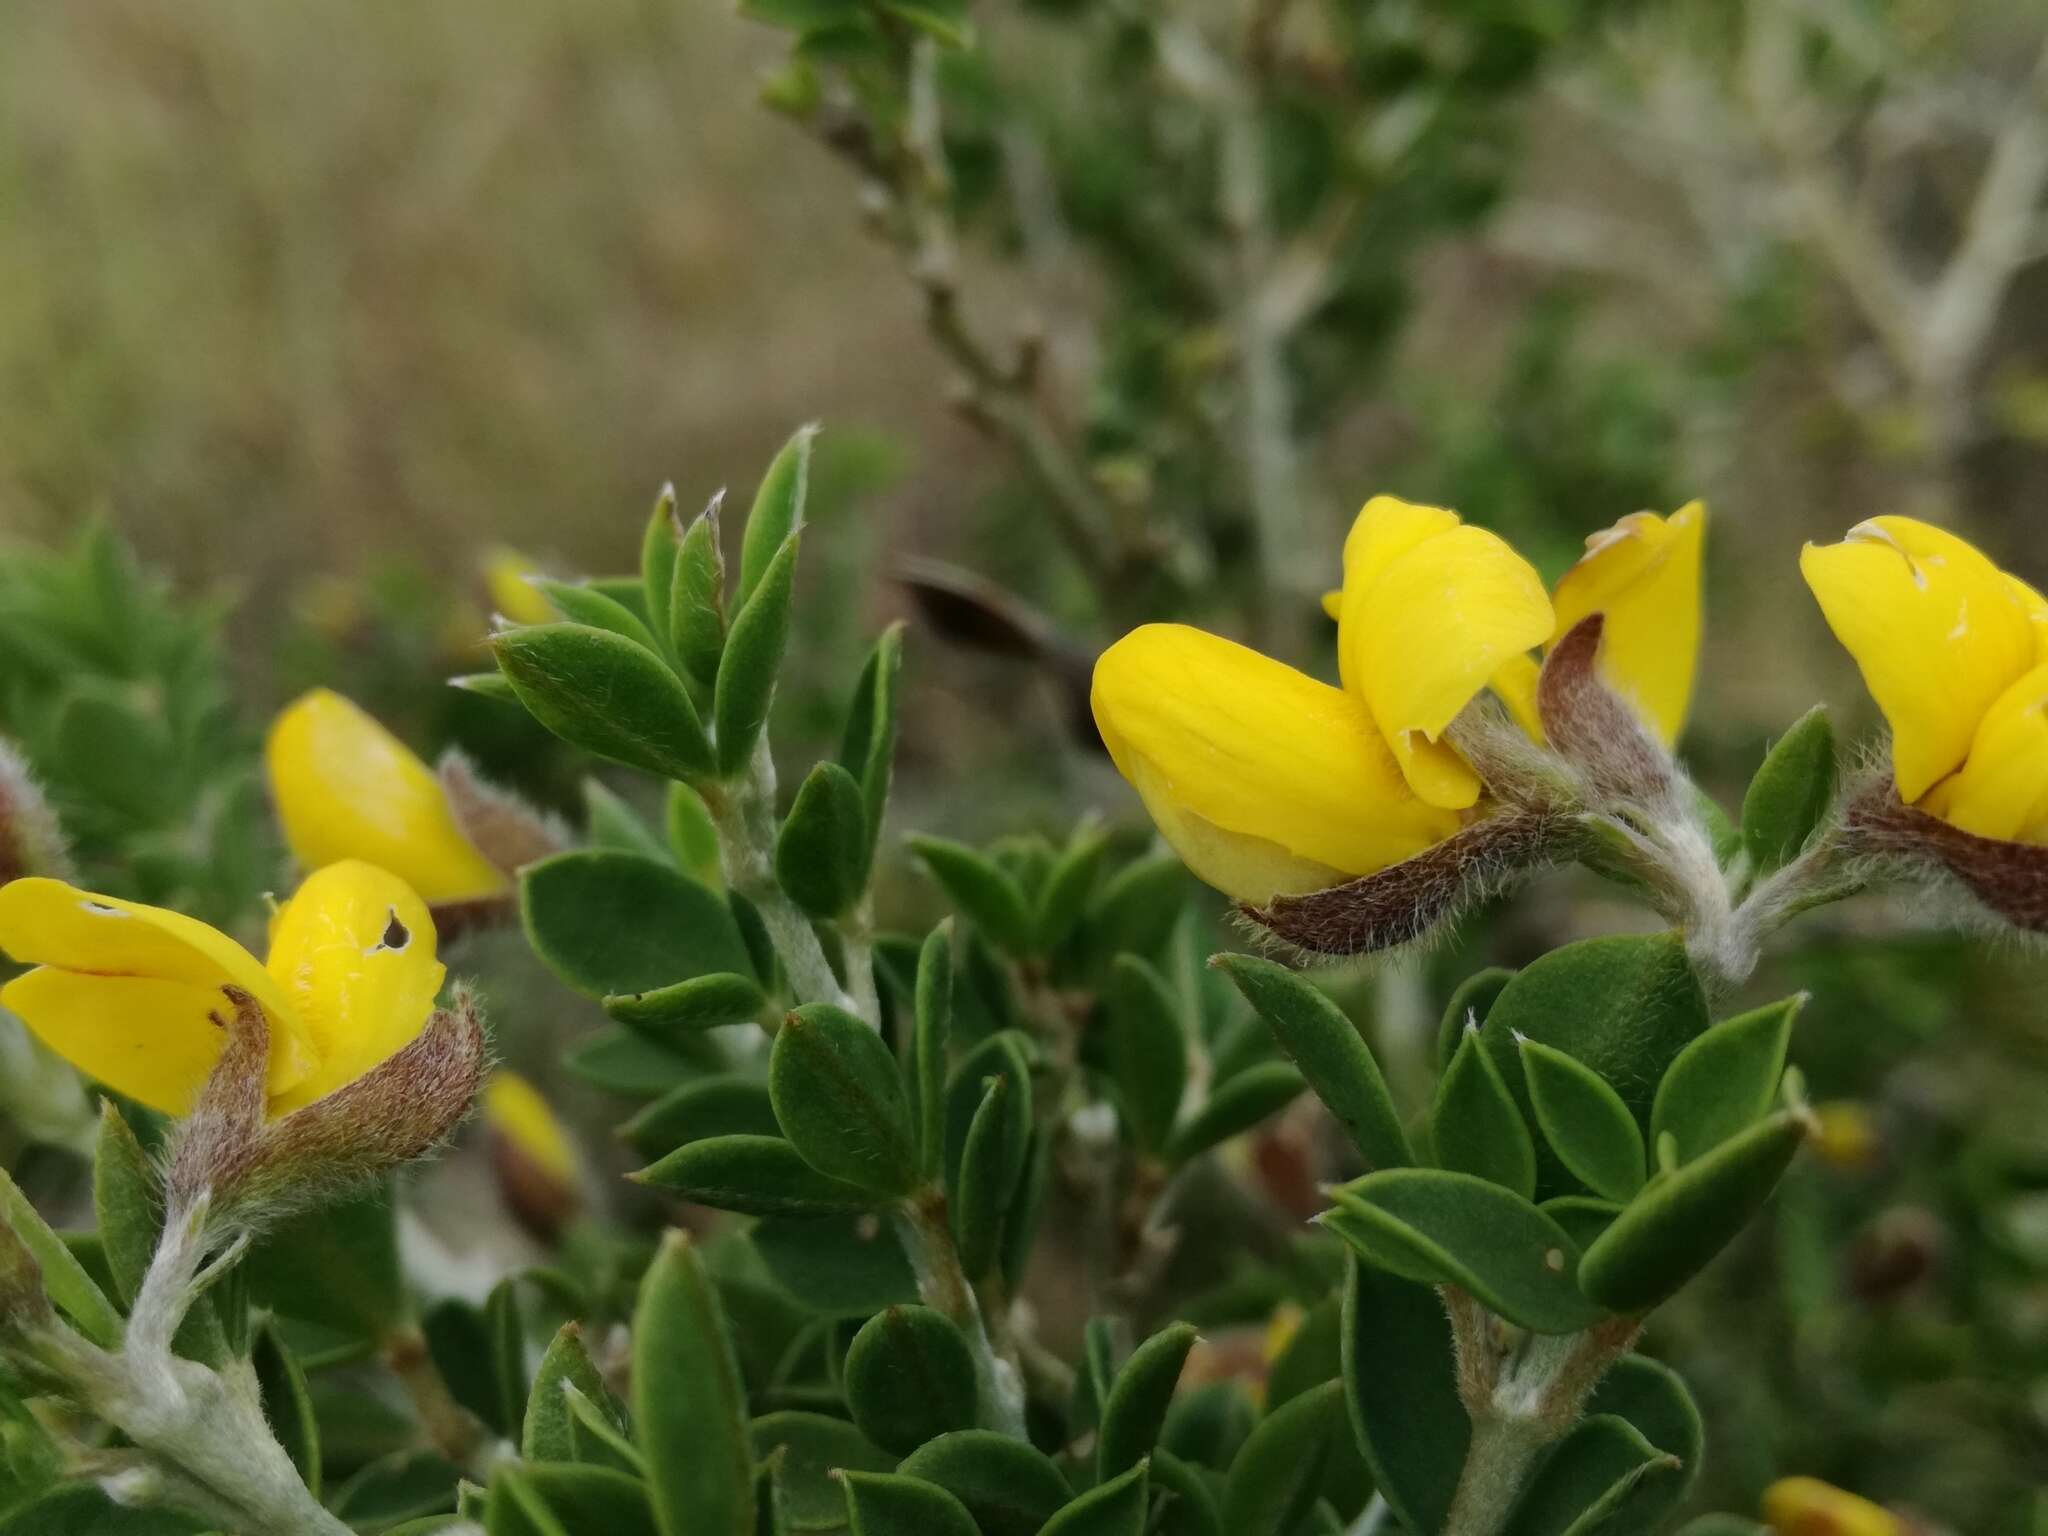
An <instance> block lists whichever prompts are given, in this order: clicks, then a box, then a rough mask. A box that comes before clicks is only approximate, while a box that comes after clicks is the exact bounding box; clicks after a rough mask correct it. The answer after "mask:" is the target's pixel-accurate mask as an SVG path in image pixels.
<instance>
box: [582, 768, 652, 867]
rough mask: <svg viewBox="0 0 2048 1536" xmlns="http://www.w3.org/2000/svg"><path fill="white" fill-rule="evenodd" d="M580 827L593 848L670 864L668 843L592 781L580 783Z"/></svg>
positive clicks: (613, 795) (602, 785) (615, 796)
mask: <svg viewBox="0 0 2048 1536" xmlns="http://www.w3.org/2000/svg"><path fill="white" fill-rule="evenodd" d="M583 826H584V835H585V836H586V837H587V838H588V840H589V844H590V846H591V847H593V848H616V849H618V850H619V851H621V852H623V853H636V854H638V855H639V856H640V857H641V858H643V859H653V860H655V861H656V862H657V863H661V864H668V863H671V862H673V860H672V858H671V855H670V853H669V850H668V844H667V843H665V842H663V841H662V840H661V839H660V838H658V837H656V836H655V835H654V832H653V831H652V829H650V828H649V827H648V825H647V823H646V822H644V821H642V820H641V819H640V817H639V815H638V814H637V813H636V812H635V811H634V809H633V807H631V806H630V805H628V804H626V802H625V801H624V800H622V799H621V798H619V796H617V795H615V794H613V793H612V792H611V791H610V790H609V789H607V788H605V786H604V784H603V783H602V782H601V781H600V780H598V779H595V778H587V779H585V780H584V781H583Z"/></svg>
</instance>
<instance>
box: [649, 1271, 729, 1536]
mask: <svg viewBox="0 0 2048 1536" xmlns="http://www.w3.org/2000/svg"><path fill="white" fill-rule="evenodd" d="M633 1425H634V1432H635V1435H636V1437H637V1439H638V1440H639V1443H640V1446H641V1448H642V1449H643V1450H644V1451H645V1453H646V1458H647V1488H648V1493H649V1495H650V1497H651V1500H652V1502H653V1505H654V1511H655V1515H656V1518H657V1519H658V1520H659V1521H660V1524H661V1528H662V1530H663V1531H664V1532H666V1533H668V1536H754V1512H755V1504H754V1453H753V1437H752V1434H751V1431H750V1429H749V1426H748V1422H747V1399H746V1389H745V1386H744V1385H743V1383H742V1382H741V1379H740V1368H739V1362H738V1360H737V1359H736V1358H735V1357H734V1355H733V1349H732V1339H731V1336H730V1335H729V1334H728V1333H727V1331H726V1323H725V1317H724V1314H723V1313H722V1312H721V1311H720V1309H719V1305H718V1295H717V1292H716V1290H715V1289H714V1288H713V1286H712V1284H711V1277H710V1276H709V1275H708V1274H707V1273H706V1272H705V1269H704V1263H703V1260H702V1259H700V1258H699V1257H698V1255H697V1250H696V1249H695V1247H694V1246H692V1244H691V1242H690V1239H689V1238H688V1237H687V1236H685V1235H684V1234H682V1233H680V1232H670V1233H669V1234H668V1235H667V1236H666V1237H664V1238H663V1239H662V1244H661V1249H660V1251H659V1252H658V1253H657V1254H656V1255H655V1259H654V1263H653V1264H652V1265H651V1266H649V1268H648V1271H647V1276H646V1278H645V1279H644V1280H642V1281H641V1284H640V1300H639V1305H638V1306H637V1307H636V1308H635V1309H634V1312H633Z"/></svg>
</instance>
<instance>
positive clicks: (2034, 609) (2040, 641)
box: [2011, 576, 2048, 664]
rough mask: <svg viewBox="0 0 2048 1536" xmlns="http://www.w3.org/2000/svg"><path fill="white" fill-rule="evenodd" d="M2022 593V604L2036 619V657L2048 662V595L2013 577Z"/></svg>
mask: <svg viewBox="0 0 2048 1536" xmlns="http://www.w3.org/2000/svg"><path fill="white" fill-rule="evenodd" d="M2011 580H2012V584H2013V587H2014V589H2015V590H2017V591H2018V593H2019V595H2020V606H2021V607H2023V608H2025V609H2026V610H2027V617H2028V618H2030V619H2032V620H2033V621H2034V659H2035V660H2036V661H2039V662H2042V663H2044V664H2048V597H2043V596H2042V595H2041V594H2040V593H2039V592H2038V591H2036V590H2035V589H2034V588H2032V587H2030V586H2028V585H2027V584H2026V583H2025V582H2024V581H2021V580H2020V579H2019V577H2017V576H2014V577H2012V578H2011Z"/></svg>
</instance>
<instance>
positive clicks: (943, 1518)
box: [841, 1472, 981, 1536]
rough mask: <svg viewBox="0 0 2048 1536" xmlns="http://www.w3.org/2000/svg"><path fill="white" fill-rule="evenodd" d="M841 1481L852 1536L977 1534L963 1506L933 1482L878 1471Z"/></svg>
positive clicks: (979, 1533)
mask: <svg viewBox="0 0 2048 1536" xmlns="http://www.w3.org/2000/svg"><path fill="white" fill-rule="evenodd" d="M841 1481H842V1482H844V1484H845V1485H846V1512H847V1518H848V1520H849V1521H850V1522H851V1525H852V1530H853V1536H981V1532H980V1530H979V1528H977V1527H976V1525H975V1523H974V1516H972V1515H970V1514H969V1513H968V1512H967V1506H966V1505H965V1504H962V1503H961V1502H960V1501H959V1500H958V1499H956V1498H954V1497H953V1495H952V1494H950V1493H948V1492H946V1490H945V1489H943V1488H941V1487H940V1486H939V1485H938V1484H937V1483H928V1482H926V1481H925V1480H924V1479H923V1478H918V1477H904V1476H901V1475H900V1474H896V1473H882V1472H849V1473H847V1474H846V1476H845V1477H844V1478H843V1479H841Z"/></svg>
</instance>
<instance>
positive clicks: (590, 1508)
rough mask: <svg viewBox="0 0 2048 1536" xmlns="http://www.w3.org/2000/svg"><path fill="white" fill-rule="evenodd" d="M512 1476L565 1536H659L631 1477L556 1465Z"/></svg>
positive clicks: (522, 1469) (522, 1470) (642, 1493)
mask: <svg viewBox="0 0 2048 1536" xmlns="http://www.w3.org/2000/svg"><path fill="white" fill-rule="evenodd" d="M517 1473H518V1481H519V1483H520V1484H521V1485H522V1486H523V1491H526V1492H528V1493H529V1494H530V1495H531V1497H532V1498H533V1499H536V1500H538V1502H539V1504H540V1507H541V1508H543V1509H545V1510H547V1511H548V1513H549V1514H550V1515H551V1516H552V1517H553V1518H554V1519H555V1521H556V1523H557V1524H558V1525H559V1527H560V1529H561V1530H562V1531H563V1532H564V1533H565V1536H583V1533H584V1532H586V1531H588V1532H593V1533H600V1536H661V1532H660V1529H659V1527H658V1526H657V1524H656V1522H655V1518H654V1511H653V1509H652V1508H651V1507H650V1505H649V1503H648V1498H647V1487H646V1484H644V1483H643V1482H642V1481H641V1480H640V1479H639V1478H637V1477H630V1476H628V1475H626V1474H625V1473H623V1472H619V1471H617V1470H615V1469H613V1468H610V1467H585V1466H573V1465H565V1464H560V1463H557V1464H554V1465H537V1466H526V1467H520V1468H518V1469H517ZM528 1507H529V1508H530V1507H531V1505H529V1506H528ZM486 1528H487V1529H488V1528H489V1526H488V1520H487V1521H486ZM492 1536H496V1533H495V1532H493V1533H492ZM550 1536H552V1533H550ZM693 1536H694V1528H693Z"/></svg>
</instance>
